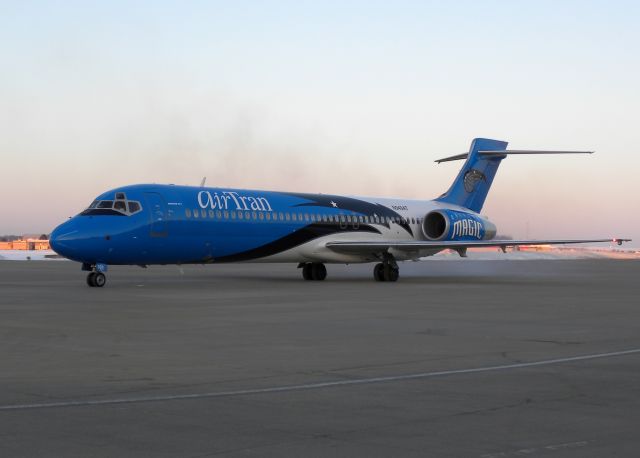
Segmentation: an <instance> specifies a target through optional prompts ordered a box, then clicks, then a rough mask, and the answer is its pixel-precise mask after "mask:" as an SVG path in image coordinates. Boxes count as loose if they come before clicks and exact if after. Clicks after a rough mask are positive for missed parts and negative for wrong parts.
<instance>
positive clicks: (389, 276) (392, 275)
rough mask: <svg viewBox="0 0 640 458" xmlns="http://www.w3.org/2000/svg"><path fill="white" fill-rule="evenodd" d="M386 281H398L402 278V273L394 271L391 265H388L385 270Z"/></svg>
mask: <svg viewBox="0 0 640 458" xmlns="http://www.w3.org/2000/svg"><path fill="white" fill-rule="evenodd" d="M383 274H384V281H398V278H399V277H400V271H399V270H398V269H394V268H393V267H391V266H390V265H386V266H384V268H383Z"/></svg>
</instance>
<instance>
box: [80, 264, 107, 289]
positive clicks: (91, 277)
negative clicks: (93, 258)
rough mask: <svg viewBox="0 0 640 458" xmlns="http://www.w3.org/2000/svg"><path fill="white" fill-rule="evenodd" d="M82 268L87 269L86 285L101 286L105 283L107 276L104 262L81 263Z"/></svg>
mask: <svg viewBox="0 0 640 458" xmlns="http://www.w3.org/2000/svg"><path fill="white" fill-rule="evenodd" d="M82 270H88V271H89V274H88V275H87V285H89V286H90V287H92V288H102V287H103V286H104V285H105V284H106V283H107V276H106V275H105V274H104V272H106V271H107V266H106V264H96V265H91V264H82Z"/></svg>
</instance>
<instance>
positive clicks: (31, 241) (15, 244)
mask: <svg viewBox="0 0 640 458" xmlns="http://www.w3.org/2000/svg"><path fill="white" fill-rule="evenodd" d="M50 249H51V245H49V241H48V240H40V239H37V238H23V239H20V240H13V241H11V242H0V250H25V251H39V250H50Z"/></svg>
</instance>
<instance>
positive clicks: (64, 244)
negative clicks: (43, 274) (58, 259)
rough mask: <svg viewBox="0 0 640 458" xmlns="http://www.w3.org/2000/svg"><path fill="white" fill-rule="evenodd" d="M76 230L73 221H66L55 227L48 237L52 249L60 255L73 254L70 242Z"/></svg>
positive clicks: (67, 255)
mask: <svg viewBox="0 0 640 458" xmlns="http://www.w3.org/2000/svg"><path fill="white" fill-rule="evenodd" d="M77 232H78V230H77V228H76V224H75V223H74V222H73V221H67V222H66V223H62V224H61V225H60V226H58V227H56V228H55V229H54V230H53V232H52V233H51V236H50V238H49V244H50V245H51V248H52V249H53V251H55V252H56V253H58V254H59V255H60V256H65V257H69V256H71V255H73V251H74V250H73V248H72V247H71V242H72V241H73V239H74V235H75V234H77Z"/></svg>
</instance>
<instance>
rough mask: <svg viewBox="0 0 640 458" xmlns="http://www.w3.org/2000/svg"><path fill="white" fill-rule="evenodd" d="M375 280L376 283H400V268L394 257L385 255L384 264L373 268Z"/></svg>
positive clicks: (381, 263)
mask: <svg viewBox="0 0 640 458" xmlns="http://www.w3.org/2000/svg"><path fill="white" fill-rule="evenodd" d="M373 278H374V279H375V280H376V281H398V278H400V268H399V267H398V264H397V263H396V260H395V259H394V258H393V256H392V255H390V254H388V253H385V255H384V259H383V260H382V262H380V263H378V264H376V266H375V267H374V268H373Z"/></svg>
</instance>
